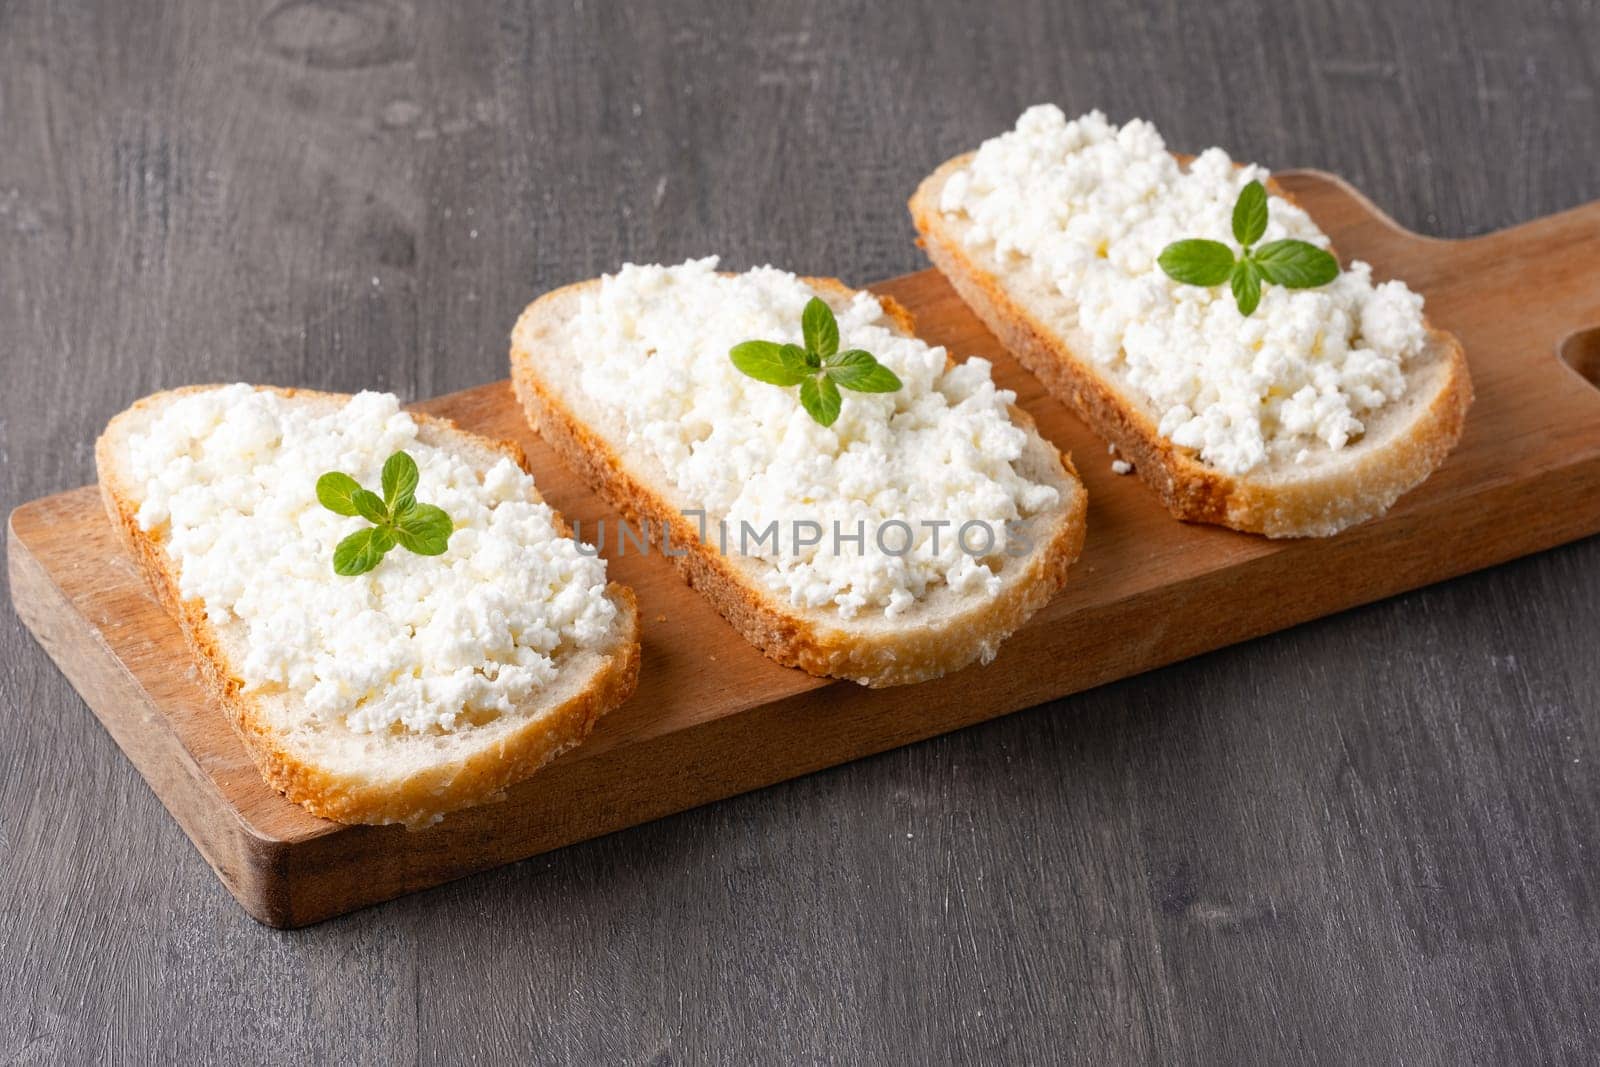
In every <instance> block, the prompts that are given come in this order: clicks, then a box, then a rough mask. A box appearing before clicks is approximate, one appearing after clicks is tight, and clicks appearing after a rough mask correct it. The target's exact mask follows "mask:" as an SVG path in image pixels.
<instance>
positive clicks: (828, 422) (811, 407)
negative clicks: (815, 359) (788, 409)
mask: <svg viewBox="0 0 1600 1067" xmlns="http://www.w3.org/2000/svg"><path fill="white" fill-rule="evenodd" d="M800 406H801V407H803V408H805V409H806V412H807V413H808V414H810V416H811V417H812V418H813V419H816V420H817V421H818V422H820V423H821V424H822V425H824V426H832V425H833V424H834V422H836V421H837V420H838V418H839V409H840V408H841V407H843V406H844V400H843V399H842V398H841V397H840V396H839V387H838V386H837V385H834V384H833V379H831V378H828V377H822V378H807V379H806V380H805V381H803V382H801V383H800Z"/></svg>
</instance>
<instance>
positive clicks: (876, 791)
mask: <svg viewBox="0 0 1600 1067" xmlns="http://www.w3.org/2000/svg"><path fill="white" fill-rule="evenodd" d="M772 8H773V9H772V10H771V11H768V12H766V13H756V12H754V11H751V10H747V5H745V4H743V3H730V4H727V5H725V6H722V7H717V8H712V7H706V6H695V5H690V4H639V5H637V6H634V7H630V8H623V7H621V6H618V5H615V4H611V3H605V2H602V0H568V2H565V3H561V4H550V5H535V6H529V7H522V6H518V5H512V4H492V3H461V4H455V3H452V4H435V3H421V4H418V5H416V7H415V9H413V8H411V7H410V6H408V5H405V4H401V3H387V2H380V0H337V2H336V0H327V2H322V3H313V2H304V3H284V4H280V5H279V6H277V7H273V6H272V5H270V4H266V3H256V4H243V5H229V6H227V8H226V9H225V7H224V5H211V4H207V3H194V4H191V5H174V4H155V3H126V4H124V3H107V4H103V5H100V8H99V10H95V9H94V7H93V6H92V5H87V4H66V3H62V4H58V5H50V4H45V3H36V2H29V0H23V2H21V3H16V2H12V3H0V359H3V360H4V370H5V374H4V379H3V386H0V420H3V421H0V505H3V506H4V507H5V508H7V509H9V508H10V507H11V506H14V505H15V504H17V503H19V502H21V501H23V500H26V499H29V498H32V497H35V496H39V495H43V494H45V493H49V492H52V491H55V490H59V489H65V488H69V487H72V486H77V485H80V484H83V483H86V482H88V481H89V480H91V478H92V477H93V472H92V463H91V456H90V444H91V441H92V440H93V438H94V435H95V434H96V432H97V431H98V429H99V427H100V426H101V425H102V423H103V422H104V421H105V420H106V419H107V418H108V417H109V416H110V415H111V414H113V413H114V412H116V411H117V410H118V409H120V408H122V407H123V406H124V405H126V404H127V403H128V402H129V401H131V400H133V399H134V398H135V397H137V396H139V395H141V394H144V393H147V392H150V391H152V390H156V389H161V388H164V387H168V386H173V385H179V384H183V383H188V382H198V381H214V380H233V379H247V380H251V381H258V382H272V383H283V384H295V385H305V386H312V387H316V388H320V389H334V390H355V389H359V388H363V387H376V388H382V389H390V390H394V391H396V392H398V393H400V394H401V395H402V396H403V397H405V398H407V399H411V398H419V397H426V396H430V395H433V394H436V393H440V392H445V391H449V390H453V389H458V388H462V387H464V386H469V385H473V384H476V383H480V382H484V381H488V380H491V379H495V378H499V377H502V376H503V375H504V373H505V353H506V347H507V345H506V336H507V331H508V330H509V328H510V325H511V323H512V321H513V319H514V318H515V315H516V313H517V311H518V310H519V309H520V308H521V307H522V305H523V303H524V302H526V301H527V300H529V299H530V298H531V297H532V296H534V295H536V294H538V293H539V292H541V291H543V290H545V289H547V288H550V287H552V286H554V285H557V284H560V283H563V282H567V281H572V280H575V279H580V278H585V277H589V276H592V275H594V274H597V273H600V272H602V271H605V270H608V269H611V268H613V267H615V266H616V265H617V264H618V263H620V262H622V261H624V260H627V259H635V260H668V261H671V260H677V259H681V258H683V257H687V256H692V255H693V256H698V255H703V254H707V253H710V252H721V253H724V254H725V256H726V259H725V262H727V263H728V264H729V265H731V266H735V267H744V266H749V265H754V264H760V263H766V262H769V261H770V262H773V263H778V264H782V265H784V266H786V267H789V268H792V269H795V270H800V271H803V272H810V273H824V274H838V275H841V276H842V277H844V278H845V279H846V280H849V281H852V282H865V281H869V280H872V279H876V278H879V277H883V276H887V275H892V274H897V273H901V272H905V271H909V270H914V269H917V268H919V267H921V266H922V265H923V261H922V258H921V256H920V254H919V253H918V251H917V250H916V248H915V247H914V246H913V245H912V240H911V239H912V233H911V227H910V225H909V223H908V222H907V219H906V215H905V210H904V206H903V204H904V200H905V197H906V195H907V194H908V193H909V192H910V190H911V189H912V187H913V186H914V185H915V183H916V181H917V179H918V178H919V177H921V176H922V175H923V174H924V173H925V172H926V171H927V170H929V169H930V168H931V167H932V166H933V165H934V164H935V163H936V162H938V161H940V160H942V159H944V158H945V157H947V156H950V155H952V154H954V153H956V152H957V151H959V150H963V149H966V148H968V147H970V146H973V145H975V144H976V143H977V142H978V141H979V140H981V139H982V138H983V137H985V136H986V135H989V134H992V133H994V132H997V131H999V130H1001V129H1002V128H1004V127H1006V126H1008V125H1009V124H1010V123H1011V122H1012V121H1013V120H1014V119H1015V117H1016V115H1017V113H1018V112H1019V111H1020V110H1021V109H1022V108H1023V107H1024V106H1025V105H1027V104H1029V103H1033V102H1036V101H1041V100H1053V101H1057V102H1059V103H1060V104H1061V105H1062V106H1063V107H1065V108H1067V109H1068V110H1069V111H1077V110H1086V109H1088V108H1090V107H1096V106H1097V107H1100V108H1103V109H1105V110H1106V111H1107V112H1109V113H1110V114H1111V115H1112V116H1113V117H1116V118H1126V117H1129V116H1132V115H1143V116H1147V117H1150V118H1152V119H1154V120H1156V121H1157V123H1158V124H1159V125H1160V126H1161V128H1162V129H1163V130H1164V131H1165V132H1166V133H1167V134H1168V137H1169V140H1170V142H1171V143H1172V144H1173V145H1174V146H1177V147H1188V148H1194V147H1199V146H1203V145H1207V144H1211V143H1221V144H1224V145H1227V146H1229V147H1230V148H1232V149H1234V150H1235V151H1236V153H1237V154H1238V155H1241V156H1244V157H1249V158H1255V159H1260V160H1262V161H1264V162H1267V163H1268V164H1270V165H1273V166H1278V167H1287V166H1296V165H1309V166H1320V167H1326V168H1328V169H1331V170H1335V171H1338V172H1339V173H1341V174H1343V175H1345V176H1346V177H1348V178H1350V179H1351V180H1352V181H1354V182H1355V183H1356V184H1357V185H1358V186H1360V187H1361V188H1362V189H1363V190H1365V191H1366V192H1367V193H1368V194H1369V195H1371V196H1372V197H1373V198H1374V199H1375V200H1376V201H1377V202H1378V203H1379V204H1381V205H1383V206H1384V207H1386V208H1387V209H1389V210H1390V211H1391V212H1392V213H1393V214H1394V215H1395V216H1396V217H1397V218H1398V219H1400V220H1401V221H1402V222H1403V223H1405V224H1407V225H1410V226H1412V227H1414V228H1417V229H1422V230H1426V231H1428V232H1432V233H1438V234H1446V235H1450V234H1470V233H1477V232H1481V231H1484V230H1488V229H1492V228H1495V227H1499V226H1504V225H1507V224H1510V223H1514V222H1517V221H1519V220H1522V219H1527V218H1530V217H1532V216H1536V215H1540V214H1544V213H1548V212H1552V211H1555V210H1558V209H1561V208H1564V207H1567V206H1570V205H1572V204H1575V203H1579V202H1582V201H1585V200H1589V199H1593V198H1596V197H1600V172H1597V170H1596V167H1595V161H1596V159H1597V158H1600V95H1597V94H1600V65H1597V62H1596V59H1595V56H1596V55H1597V54H1600V8H1597V6H1596V4H1595V2H1594V0H1540V2H1537V3H1533V2H1523V3H1503V4H1500V5H1494V6H1491V5H1487V4H1485V5H1480V6H1479V7H1477V8H1466V7H1457V6H1452V5H1449V4H1444V3H1441V2H1438V0H1428V2H1410V0H1408V2H1406V3H1396V2H1393V0H1372V2H1365V0H1338V2H1333V3H1309V2H1308V3H1306V4H1304V5H1303V6H1300V7H1297V6H1295V5H1293V4H1289V3H1283V2H1276V3H1274V2H1263V3H1260V4H1254V3H1241V2H1237V0H1224V2H1213V3H1205V4H1199V3H1161V4H1150V5H1148V6H1147V7H1146V9H1145V10H1144V11H1143V12H1142V13H1141V12H1140V11H1138V10H1136V9H1133V8H1128V9H1123V8H1121V6H1120V5H1112V4H1089V3H1074V4H1062V3H1057V2H1049V0H1040V2H1038V3H1033V4H1016V5H1007V6H1004V7H996V8H991V6H990V5H988V4H977V3H962V2H959V0H954V2H941V3H927V4H922V5H911V4H903V3H892V4H891V3H881V2H880V3H870V4H860V5H851V6H839V7H818V8H809V7H802V6H801V5H795V4H784V5H772ZM1597 260H1600V256H1597ZM1597 632H1600V542H1596V541H1590V542H1588V543H1583V544H1578V545H1575V546H1572V547H1569V548H1566V549H1562V550H1559V551H1555V552H1551V553H1548V554H1546V555H1543V556H1540V557H1537V558H1534V559H1529V560H1525V561H1523V562H1519V563H1515V564H1511V565H1509V566H1505V567H1501V568H1498V569H1496V570H1494V571H1491V572H1488V573H1484V574H1480V575H1477V576H1473V577H1469V578H1466V579H1463V580H1460V581H1456V582H1452V583H1449V584H1447V585H1443V586H1438V587H1435V588H1432V589H1429V590H1427V591H1424V592H1420V593H1417V594H1414V595H1411V596H1406V597H1403V598H1400V599H1398V600H1394V601H1391V602H1388V603H1384V604H1380V605H1376V606H1373V607H1369V608H1365V609H1362V610H1359V611H1354V612H1351V613H1349V614H1346V615H1343V616H1340V617H1337V618H1334V619H1330V620H1327V621H1324V622H1320V623H1316V624H1312V625H1308V626H1303V627H1301V628H1299V629H1297V630H1294V631H1291V632H1288V633H1284V634H1280V635H1278V636H1275V637H1271V638H1267V639H1264V640H1260V641H1256V642H1254V643H1252V644H1249V645H1247V646H1243V647H1238V648H1234V649H1232V650H1228V651H1224V652H1220V653H1217V654H1214V655H1210V656H1206V657H1204V658H1202V659H1198V660H1194V661H1192V662H1189V663H1185V664H1182V665H1180V666H1176V667H1172V668H1169V669H1167V670H1163V671H1160V672H1157V673H1155V674H1152V675H1148V676H1145V677H1142V678H1137V679H1134V680H1131V681H1128V682H1124V683H1120V684H1117V685H1113V686H1108V687H1106V688H1104V689H1101V690H1098V691H1095V692H1091V693H1088V694H1085V695H1083V696H1080V697H1076V698H1073V699H1070V700H1065V701H1062V702H1060V703H1058V704H1054V705H1051V706H1048V707H1043V708H1039V709H1036V710H1033V711H1029V712H1025V713H1022V714H1019V715H1016V716H1013V717H1010V718H1008V719H1005V720H1002V721H999V722H995V723H991V724H989V725H986V726H982V727H979V728H975V729H971V730H968V731H965V732H963V733H961V734H958V735H955V736H951V737H946V738H943V739H940V740H937V741H933V742H929V743H927V744H922V745H917V746H915V747H912V748H909V749H905V750H902V751H898V752H894V753H890V754H888V755H884V756H881V757H878V758H875V759H871V760H866V761H863V762H861V763H859V764H856V765H853V766H848V767H844V768H840V769H838V770H834V771H830V772H827V773H824V774H818V775H815V776H813V777H810V778H807V779H804V780H801V781H797V782H794V783H791V784H788V785H784V786H780V787H777V788H773V789H768V790H766V791H764V792H761V793H757V794H754V795H751V796H746V797H743V798H739V799H736V800H732V801H729V802H726V803H722V804H718V805H715V806H713V807H710V808H706V809H703V810H699V811H695V812H691V813H688V814H685V815H681V816H678V817H676V818H672V819H667V820H665V821H662V822H660V823H657V824H654V825H651V826H647V827H643V828H640V829H637V830H632V831H629V832H626V833H622V834H618V835H615V836H613V837H610V838H606V839H603V840H599V841H595V842H592V843H590V844H586V845H582V846H579V847H574V848H570V849H567V850H565V851H563V852H560V853H557V854H554V855H550V856H546V857H543V858H540V859H536V860H533V861H530V862H527V863H523V864H520V865H518V866H515V867H511V868H507V869H503V870H500V871H498V872H495V873H491V874H488V875H485V876H482V877H477V878H473V879H471V880H468V881H465V882H461V883H457V884H454V885H451V886H447V887H445V888H442V889H438V890H435V891H433V892H429V893H425V894H422V895H420V896H416V897H412V898H409V899H406V900H402V901H399V902H397V903H394V904H391V905H388V906H384V907H380V908H377V909H373V910H370V911H367V912H364V913H360V914H357V915H353V916H350V917H348V918H345V919H342V920H337V921H334V922H331V923H328V924H325V925H322V926H319V927H315V928H312V929H308V930H304V931H300V932H296V933H288V934H285V933H279V932H275V931H272V930H268V929H265V928H263V927H260V926H257V925H256V924H255V923H253V922H252V921H251V920H249V919H248V918H246V917H245V915H244V913H243V912H242V911H240V910H239V908H238V907H237V906H236V905H235V904H234V903H233V901H232V900H231V899H230V898H229V897H228V896H227V894H226V893H225V892H224V891H223V890H222V888H221V887H220V885H218V883H217V881H216V879H215V878H214V877H213V876H212V874H211V872H210V871H209V870H208V869H207V868H206V866H205V864H204V863H203V862H202V861H201V860H200V858H199V856H198V855H197V854H196V853H195V851H194V850H193V849H192V848H191V847H190V845H189V843H188V841H187V840H186V839H185V837H184V836H183V834H182V832H181V831H180V830H179V829H178V827H177V826H176V825H175V824H174V823H173V822H172V821H171V820H170V819H169V818H168V817H167V815H166V813H165V812H164V811H163V809H162V808H161V806H160V805H159V804H158V803H157V802H156V800H155V799H154V797H153V796H152V795H151V793H150V791H149V790H148V789H147V788H146V787H145V785H144V783H143V781H142V780H141V779H140V778H139V776H138V775H137V774H136V773H135V772H134V771H133V769H132V768H131V767H130V766H129V764H128V763H127V762H126V761H125V760H124V759H122V757H121V756H120V754H119V753H118V751H117V749H116V747H115V745H113V743H112V742H111V740H110V739H109V738H108V737H107V736H106V735H105V733H103V732H102V730H101V729H100V727H99V726H98V725H97V724H96V722H95V720H94V718H93V716H92V715H90V714H89V712H88V711H87V710H86V709H85V708H84V707H83V705H82V704H81V702H80V701H79V700H78V698H77V697H76V696H75V695H74V694H73V692H72V690H71V689H70V688H69V687H68V686H67V685H66V683H65V682H64V681H63V680H62V679H61V677H60V675H58V674H57V672H56V670H55V668H54V667H53V666H52V665H51V664H50V662H49V661H48V660H47V659H46V657H45V655H44V654H43V653H42V652H41V651H40V650H39V649H38V648H37V647H35V646H34V645H33V643H32V642H31V641H30V640H29V638H28V637H27V635H26V634H25V632H24V631H23V630H22V628H21V626H20V625H19V624H18V623H17V621H16V619H15V618H14V617H13V616H11V615H10V613H9V612H8V613H5V615H4V618H0V693H3V696H0V1006H3V1007H0V1062H7V1063H9V1062H27V1063H32V1062H37V1063H61V1062H81V1061H87V1060H105V1061H113V1062H138V1063H162V1062H173V1063H186V1062H194V1061H197V1060H222V1061H229V1062H250V1061H257V1060H261V1061H277V1062H293V1063H304V1062H315V1061H329V1062H341V1063H344V1062H350V1063H355V1062H374V1063H389V1062H397V1061H411V1060H422V1061H430V1062H435V1061H459V1062H467V1061H471V1062H489V1061H493V1060H497V1059H501V1058H505V1057H508V1056H512V1055H513V1054H515V1055H518V1056H520V1057H523V1058H527V1057H530V1056H531V1058H532V1059H533V1060H535V1061H539V1062H617V1063H651V1064H666V1063H700V1062H736V1063H739V1062H752V1061H773V1060H776V1061H814V1060H828V1061H839V1062H850V1061H857V1062H908V1063H926V1062H938V1061H946V1060H962V1061H976V1062H1023V1061H1032V1062H1059V1061H1063V1060H1086V1061H1117V1062H1123V1061H1126V1062H1138V1061H1147V1060H1151V1059H1161V1060H1168V1061H1176V1062H1190V1063H1204V1064H1210V1063H1223V1062H1300V1061H1304V1062H1370V1063H1398V1062H1405V1063H1456V1062H1467V1061H1476V1062H1583V1061H1589V1062H1593V1061H1594V1060H1595V1058H1596V1057H1600V1014H1597V1012H1596V1010H1595V1008H1596V1003H1597V998H1600V929H1597V918H1600V916H1597V912H1600V877H1597V874H1596V870H1597V866H1596V865H1597V863H1600V723H1597V721H1596V711H1597V708H1596V703H1597V701H1596V695H1597V694H1600V654H1597V639H1596V634H1597Z"/></svg>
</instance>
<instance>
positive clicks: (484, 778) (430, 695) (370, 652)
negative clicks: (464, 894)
mask: <svg viewBox="0 0 1600 1067" xmlns="http://www.w3.org/2000/svg"><path fill="white" fill-rule="evenodd" d="M95 461H96V465H97V466H98V468H99V476H100V489H101V493H102V496H103V497H104V500H105V504H106V509H107V511H108V512H109V513H110V516H111V520H112V525H113V526H114V527H115V529H116V530H117V531H118V532H119V534H120V535H121V537H122V539H123V541H124V542H125V543H126V545H127V547H128V549H129V551H130V553H131V554H132V556H133V558H134V559H135V560H136V561H137V562H138V564H139V566H140V568H141V569H142V570H143V572H144V574H145V576H146V578H147V579H148V580H149V582H150V584H151V585H152V586H153V587H154V589H155V591H156V593H157V594H158V595H159V597H160V599H161V600H162V602H163V603H164V604H165V605H166V607H167V609H168V610H169V611H170V612H171V613H172V614H173V615H174V616H175V617H176V618H177V620H178V622H179V623H180V625H181V626H182V628H183V632H184V636H185V637H186V638H187V640H188V643H189V645H190V648H191V650H192V651H193V653H194V657H195V660H196V662H197V663H198V664H199V666H200V669H201V674H202V677H203V678H204V679H205V680H206V682H207V683H208V687H209V688H210V689H211V690H212V692H213V693H214V694H215V696H216V698H217V700H218V701H219V702H220V703H221V705H222V706H223V707H224V708H225V709H226V710H227V712H228V714H229V716H230V717H231V719H232V722H233V725H234V728H235V729H236V730H237V732H238V734H239V736H240V738H241V739H242V740H243V742H244V745H245V747H246V749H247V750H248V751H249V753H250V755H251V757H252V758H253V759H254V761H255V763H256V765H257V766H258V767H259V768H260V770H261V773H262V775H263V777H265V779H266V781H267V782H268V784H269V785H271V786H272V787H274V788H276V789H278V790H280V791H282V792H283V793H284V794H285V795H286V796H288V798H289V799H290V800H293V801H296V802H297V803H299V804H301V805H303V806H304V807H305V808H307V809H308V810H309V811H311V812H312V813H314V814H316V815H320V816H323V817H324V818H328V819H334V820H337V821H340V822H351V823H405V824H406V825H408V826H413V827H415V826H423V825H427V824H429V823H431V822H434V821H437V820H438V819H439V818H440V817H441V816H443V815H444V814H445V813H447V812H450V811H453V810H456V809H459V808H463V807H467V806H469V805H472V804H477V803H480V802H482V801H485V800H489V799H492V798H494V797H496V796H497V795H499V794H501V793H502V792H503V791H504V790H505V789H506V788H507V787H508V786H510V785H512V784H514V783H515V782H517V781H519V780H521V779H523V778H525V777H527V776H528V775H529V774H531V773H533V772H534V771H536V770H538V769H539V768H540V767H541V766H543V765H544V764H545V763H546V762H548V761H549V760H550V759H552V758H553V757H554V756H556V755H557V754H558V753H560V752H562V751H564V750H565V749H568V748H570V747H572V746H573V745H575V744H577V743H578V742H580V741H581V740H583V738H584V737H585V736H587V734H588V733H589V731H590V729H591V728H592V727H593V725H594V723H595V720H596V719H598V718H599V717H600V716H601V715H602V714H604V713H605V712H606V711H608V710H610V709H611V708H613V707H615V706H616V705H617V704H619V703H621V702H622V701H623V700H624V699H626V697H627V696H628V694H629V693H630V692H631V691H632V689H633V686H634V683H635V681H636V679H637V676H638V669H639V645H638V619H637V612H636V610H635V607H634V600H633V594H632V593H631V592H629V591H628V590H627V589H626V588H624V587H622V586H619V585H615V584H607V582H606V564H605V561H604V560H602V559H599V558H597V557H596V556H595V555H594V554H593V552H592V551H591V550H586V549H585V548H584V547H583V546H581V545H580V544H579V543H578V542H576V541H574V540H573V539H572V538H571V537H570V536H569V534H568V531H567V528H566V527H565V525H564V524H563V522H562V520H561V517H560V516H559V515H558V514H556V513H555V511H553V510H552V509H551V508H550V506H549V505H547V504H545V503H544V501H543V500H542V499H541V498H540V496H539V494H538V492H537V490H535V488H534V484H533V479H532V478H531V477H529V475H528V474H527V472H526V471H525V470H524V469H523V467H522V465H521V464H522V457H521V454H520V451H519V450H518V449H517V448H516V447H515V446H514V445H509V444H504V443H501V442H497V441H491V440H489V439H487V438H483V437H479V436H477V435H474V434H470V433H465V432H463V431H461V430H459V429H457V428H456V427H455V426H453V425H452V424H450V423H449V422H447V421H445V420H442V419H437V418H430V417H428V416H423V415H412V414H408V413H407V412H405V411H402V410H401V409H400V406H399V403H398V401H396V399H395V398H394V397H393V396H390V395H387V394H380V393H361V394H360V395H358V396H339V395H333V394H328V393H312V392H305V391H295V390H277V389H269V388H260V387H255V386H249V385H229V386H208V387H197V388H191V389H179V390H175V391H172V392H166V393H158V394H156V395H154V396H151V397H147V398H145V399H144V400H141V401H139V402H138V403H137V404H135V405H134V406H133V407H131V408H129V409H128V410H127V411H124V412H123V413H121V414H120V415H118V416H117V417H116V418H114V419H112V420H111V423H110V425H109V426H108V427H107V428H106V431H105V433H104V434H103V435H102V436H101V438H100V440H99V443H98V444H97V446H96V449H95Z"/></svg>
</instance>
